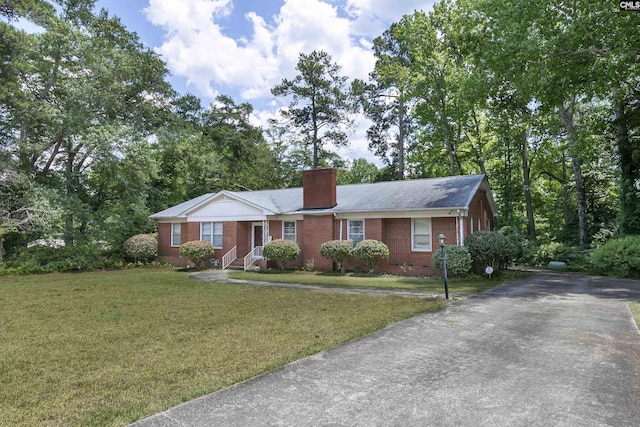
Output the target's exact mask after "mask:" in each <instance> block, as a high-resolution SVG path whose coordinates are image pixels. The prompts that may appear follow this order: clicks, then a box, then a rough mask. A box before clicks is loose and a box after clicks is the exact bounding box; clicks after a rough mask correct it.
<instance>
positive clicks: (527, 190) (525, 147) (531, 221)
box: [522, 129, 537, 243]
mask: <svg viewBox="0 0 640 427" xmlns="http://www.w3.org/2000/svg"><path fill="white" fill-rule="evenodd" d="M522 176H523V183H524V198H525V204H526V209H527V238H528V239H529V241H530V242H532V243H536V242H537V238H536V223H535V218H534V216H533V203H532V201H531V167H530V166H529V143H528V141H527V130H526V129H523V130H522Z"/></svg>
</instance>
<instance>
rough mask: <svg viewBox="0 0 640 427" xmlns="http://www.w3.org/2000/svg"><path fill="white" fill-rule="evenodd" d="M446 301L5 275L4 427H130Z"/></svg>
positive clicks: (141, 273)
mask: <svg viewBox="0 0 640 427" xmlns="http://www.w3.org/2000/svg"><path fill="white" fill-rule="evenodd" d="M333 279H334V280H335V278H333ZM443 304H444V303H443V302H442V301H441V300H437V301H434V300H430V299H426V298H418V297H415V298H414V297H410V298H408V297H396V296H372V295H359V294H344V293H335V294H334V293H328V292H314V291H308V290H296V289H282V288H263V287H253V286H242V285H237V284H224V283H216V282H201V281H197V280H192V279H190V278H189V275H188V274H185V273H178V272H176V271H174V270H169V269H140V270H126V271H115V272H94V273H79V274H48V275H38V276H18V277H16V276H14V277H0V324H1V325H2V327H1V328H0V343H2V344H1V345H0V414H1V416H0V425H3V426H4V425H7V426H9V425H10V426H35V425H46V426H92V425H101V426H102V425H123V424H127V423H129V422H132V421H135V420H137V419H140V418H143V417H145V416H148V415H152V414H154V413H157V412H160V411H162V410H165V409H167V408H169V407H172V406H174V405H176V404H179V403H181V402H184V401H187V400H190V399H193V398H195V397H198V396H202V395H204V394H207V393H210V392H213V391H215V390H219V389H221V388H224V387H227V386H229V385H232V384H234V383H237V382H239V381H242V380H244V379H247V378H250V377H253V376H255V375H257V374H260V373H263V372H266V371H269V370H272V369H274V368H276V367H279V366H281V365H283V364H286V363H288V362H290V361H293V360H296V359H300V358H302V357H305V356H308V355H310V354H313V353H316V352H319V351H322V350H324V349H327V348H330V347H333V346H336V345H338V344H341V343H344V342H346V341H349V340H351V339H354V338H356V337H360V336H363V335H366V334H369V333H371V332H373V331H375V330H378V329H380V328H383V327H385V326H387V325H389V324H391V323H394V322H397V321H399V320H402V319H405V318H409V317H412V316H414V315H417V314H419V313H425V312H429V311H434V310H437V309H439V308H441V307H442V306H443Z"/></svg>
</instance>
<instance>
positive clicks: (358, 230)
mask: <svg viewBox="0 0 640 427" xmlns="http://www.w3.org/2000/svg"><path fill="white" fill-rule="evenodd" d="M347 240H351V241H352V242H353V244H354V245H355V244H357V243H359V242H362V241H363V240H364V220H363V219H350V220H349V221H348V225H347Z"/></svg>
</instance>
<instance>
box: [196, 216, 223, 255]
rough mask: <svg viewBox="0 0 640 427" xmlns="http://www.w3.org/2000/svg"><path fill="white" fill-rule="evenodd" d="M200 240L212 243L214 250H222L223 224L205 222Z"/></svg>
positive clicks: (201, 227) (201, 228)
mask: <svg viewBox="0 0 640 427" xmlns="http://www.w3.org/2000/svg"><path fill="white" fill-rule="evenodd" d="M200 240H204V241H205V242H209V243H211V244H212V245H213V247H214V248H217V249H222V223H221V222H203V223H202V224H201V225H200Z"/></svg>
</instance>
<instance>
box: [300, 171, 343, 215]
mask: <svg viewBox="0 0 640 427" xmlns="http://www.w3.org/2000/svg"><path fill="white" fill-rule="evenodd" d="M302 194H303V207H304V208H305V209H315V208H331V207H334V206H335V205H336V203H337V202H336V200H337V198H336V170H335V169H311V170H307V171H304V172H302Z"/></svg>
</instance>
